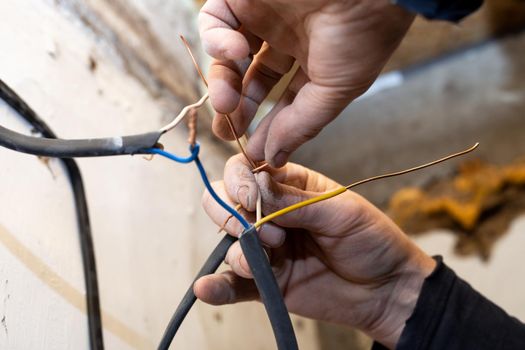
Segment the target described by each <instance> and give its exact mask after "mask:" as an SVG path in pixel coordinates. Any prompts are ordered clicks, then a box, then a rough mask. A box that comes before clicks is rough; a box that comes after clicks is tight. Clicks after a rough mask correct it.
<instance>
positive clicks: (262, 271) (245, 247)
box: [239, 226, 298, 350]
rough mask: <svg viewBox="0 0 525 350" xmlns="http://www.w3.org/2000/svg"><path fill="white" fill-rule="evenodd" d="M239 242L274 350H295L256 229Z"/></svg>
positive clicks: (242, 235)
mask: <svg viewBox="0 0 525 350" xmlns="http://www.w3.org/2000/svg"><path fill="white" fill-rule="evenodd" d="M239 242H240V244H241V248H242V251H243V253H244V256H245V257H246V261H247V262H248V265H249V266H250V271H251V272H252V275H253V279H254V281H255V285H256V286H257V290H258V291H259V295H260V297H261V301H262V303H263V305H264V307H265V309H266V313H267V314H268V319H269V320H270V324H271V326H272V330H273V334H274V336H275V341H276V343H277V348H278V349H279V350H297V349H298V345H297V339H296V338H295V332H294V330H293V326H292V321H291V319H290V315H289V314H288V309H287V308H286V305H285V303H284V299H283V296H282V294H281V290H280V288H279V285H278V284H277V280H276V279H275V275H274V274H273V271H272V267H271V265H270V262H269V261H268V257H267V255H266V253H265V252H264V249H263V248H262V245H261V242H260V241H259V237H258V235H257V231H256V228H255V227H253V226H252V227H250V228H249V229H247V230H245V231H244V232H243V233H242V234H241V235H240V237H239Z"/></svg>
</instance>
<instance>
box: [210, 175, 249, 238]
mask: <svg viewBox="0 0 525 350" xmlns="http://www.w3.org/2000/svg"><path fill="white" fill-rule="evenodd" d="M212 187H213V189H214V190H215V192H216V193H217V195H218V196H219V197H220V198H221V199H222V200H223V201H225V202H226V203H227V204H228V205H229V206H231V207H235V205H236V203H235V202H234V201H233V200H232V199H231V198H230V197H229V196H228V195H227V194H226V191H225V190H224V183H223V182H222V181H217V182H214V183H212ZM202 206H203V208H204V211H205V212H206V214H208V216H209V217H210V219H211V220H212V221H213V222H214V223H215V224H216V225H217V226H219V227H222V225H224V223H225V222H226V219H228V218H229V217H230V213H229V212H228V211H226V209H224V208H223V207H222V206H220V205H219V204H218V203H217V202H216V201H215V200H214V199H213V197H212V196H211V195H210V193H209V192H208V191H207V190H206V191H204V194H203V195H202ZM243 216H244V217H246V216H247V215H243ZM250 219H253V215H252V216H251V218H250V217H248V218H247V220H250ZM224 230H225V231H226V232H228V233H229V234H230V235H232V236H235V237H238V236H239V235H240V234H241V233H242V231H243V230H244V226H243V225H242V224H241V223H240V222H239V220H237V219H236V218H234V217H232V218H231V219H229V220H228V221H227V222H226V225H225V226H224Z"/></svg>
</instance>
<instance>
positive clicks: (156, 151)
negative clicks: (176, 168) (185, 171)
mask: <svg viewBox="0 0 525 350" xmlns="http://www.w3.org/2000/svg"><path fill="white" fill-rule="evenodd" d="M199 150H200V145H199V144H198V143H197V144H195V146H194V147H193V149H192V147H190V151H191V155H190V156H189V157H186V158H183V157H179V156H176V155H174V154H172V153H169V152H166V151H165V150H163V149H160V148H148V149H146V150H145V151H146V152H147V153H151V154H158V155H161V156H163V157H166V158H168V159H171V160H173V161H175V162H177V163H182V164H188V163H191V162H193V161H194V160H195V158H197V156H198V155H199Z"/></svg>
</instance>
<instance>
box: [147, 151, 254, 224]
mask: <svg viewBox="0 0 525 350" xmlns="http://www.w3.org/2000/svg"><path fill="white" fill-rule="evenodd" d="M190 150H191V156H189V157H186V158H182V157H178V156H176V155H174V154H171V153H169V152H166V151H164V150H162V149H160V148H148V149H146V150H145V152H146V153H150V154H158V155H160V156H163V157H166V158H168V159H171V160H173V161H175V162H178V163H183V164H188V163H191V162H192V161H195V164H196V165H197V168H198V169H199V173H200V175H201V178H202V181H203V182H204V186H206V189H208V192H210V194H211V196H212V197H213V199H214V200H215V201H216V202H217V203H218V204H219V205H220V206H221V207H223V208H224V209H225V210H226V211H227V212H229V213H230V214H232V215H233V216H234V217H235V218H236V219H237V220H239V222H240V223H241V224H242V225H243V226H244V228H245V229H248V228H249V227H250V224H249V223H248V221H246V219H245V218H243V217H242V215H241V214H239V212H238V211H236V210H235V209H233V208H232V207H230V206H229V205H228V204H226V202H224V201H223V200H222V199H221V198H220V197H219V196H218V195H217V193H216V192H215V190H214V189H213V187H211V184H210V180H209V179H208V175H206V170H204V167H203V166H202V163H201V161H200V159H199V150H200V146H199V144H196V145H195V146H194V147H190Z"/></svg>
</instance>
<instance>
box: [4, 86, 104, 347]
mask: <svg viewBox="0 0 525 350" xmlns="http://www.w3.org/2000/svg"><path fill="white" fill-rule="evenodd" d="M0 98H2V99H3V100H4V101H5V102H6V103H7V104H8V105H9V106H11V108H13V109H14V110H15V111H16V112H17V113H18V114H19V115H20V116H21V117H23V118H24V119H25V120H26V121H27V122H28V123H30V124H31V126H32V127H33V128H34V129H35V130H36V131H38V132H40V133H41V134H42V136H44V137H46V138H48V139H53V138H56V135H55V134H54V132H53V131H52V130H51V129H50V128H49V126H48V125H47V124H46V123H45V122H44V121H43V120H42V119H41V118H40V117H39V116H38V115H37V114H36V113H35V112H34V111H33V110H32V109H31V107H29V106H28V105H27V103H25V102H24V101H23V100H22V98H21V97H20V96H18V95H17V94H16V93H15V92H14V91H13V90H12V89H11V88H9V86H7V85H6V84H5V83H4V82H3V81H2V80H1V79H0ZM1 139H2V135H0V140H1ZM61 160H62V162H63V164H64V166H65V168H66V172H67V175H68V177H69V181H70V183H71V188H72V190H73V197H74V200H75V210H76V214H77V224H78V230H79V239H80V250H81V252H82V264H83V268H84V281H85V284H86V304H87V317H88V325H89V327H88V330H89V343H90V347H91V349H93V350H103V349H104V339H103V334H102V318H101V316H100V300H99V293H98V282H97V269H96V264H95V252H94V249H93V239H92V236H91V224H90V220H89V212H88V207H87V200H86V194H85V191H84V184H83V181H82V175H81V173H80V169H79V168H78V165H77V163H76V162H75V161H74V160H73V159H69V158H64V159H61Z"/></svg>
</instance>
